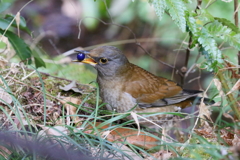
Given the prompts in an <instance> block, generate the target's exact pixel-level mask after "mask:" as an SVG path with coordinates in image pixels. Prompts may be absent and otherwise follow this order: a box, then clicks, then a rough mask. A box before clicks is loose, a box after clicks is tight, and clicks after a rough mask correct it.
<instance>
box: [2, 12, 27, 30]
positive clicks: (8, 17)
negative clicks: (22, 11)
mask: <svg viewBox="0 0 240 160" xmlns="http://www.w3.org/2000/svg"><path fill="white" fill-rule="evenodd" d="M15 16H16V15H11V14H7V15H6V16H5V18H4V19H5V20H7V21H8V22H9V23H10V22H11V21H12V20H13V19H14V17H15ZM12 26H13V27H16V28H17V23H16V20H14V21H13V23H12ZM19 28H20V29H21V30H23V31H25V32H27V33H28V34H29V35H30V34H31V31H30V30H29V29H28V27H27V24H26V21H25V19H24V18H23V17H22V16H20V24H19Z"/></svg>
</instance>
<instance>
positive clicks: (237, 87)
mask: <svg viewBox="0 0 240 160" xmlns="http://www.w3.org/2000/svg"><path fill="white" fill-rule="evenodd" d="M239 89H240V79H239V80H238V81H237V82H236V83H235V84H234V86H233V87H232V89H231V90H230V91H229V92H228V93H227V94H226V95H228V94H230V93H232V92H234V91H236V90H237V91H238V90H239Z"/></svg>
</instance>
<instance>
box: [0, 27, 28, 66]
mask: <svg viewBox="0 0 240 160" xmlns="http://www.w3.org/2000/svg"><path fill="white" fill-rule="evenodd" d="M0 33H1V34H3V33H4V30H2V29H0ZM5 36H6V37H8V40H9V42H10V43H11V45H12V46H13V48H14V50H15V51H16V53H17V55H18V56H19V57H20V59H21V60H22V61H24V63H26V61H27V64H31V50H30V48H29V47H28V45H27V44H26V43H25V42H24V41H23V40H22V39H21V38H19V37H18V36H17V35H16V34H14V33H13V32H11V31H7V32H6V33H5Z"/></svg>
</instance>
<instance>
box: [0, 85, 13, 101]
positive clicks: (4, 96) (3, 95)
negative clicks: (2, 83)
mask: <svg viewBox="0 0 240 160" xmlns="http://www.w3.org/2000/svg"><path fill="white" fill-rule="evenodd" d="M0 102H1V103H3V104H6V103H7V104H10V103H12V97H11V95H10V94H9V93H7V92H6V91H5V90H4V89H3V88H0Z"/></svg>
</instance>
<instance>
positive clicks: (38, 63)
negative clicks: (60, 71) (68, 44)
mask: <svg viewBox="0 0 240 160" xmlns="http://www.w3.org/2000/svg"><path fill="white" fill-rule="evenodd" d="M32 56H33V58H34V62H35V66H36V68H39V67H44V68H46V64H45V62H44V61H43V59H42V58H41V57H40V56H39V55H38V54H37V53H36V52H34V51H33V52H32Z"/></svg>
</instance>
